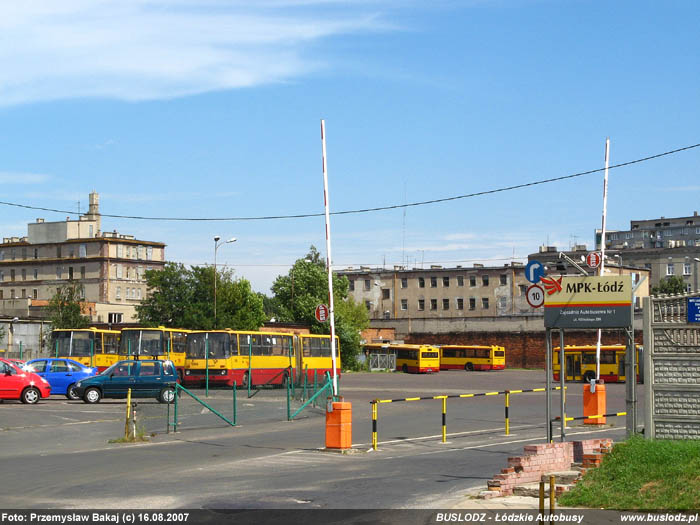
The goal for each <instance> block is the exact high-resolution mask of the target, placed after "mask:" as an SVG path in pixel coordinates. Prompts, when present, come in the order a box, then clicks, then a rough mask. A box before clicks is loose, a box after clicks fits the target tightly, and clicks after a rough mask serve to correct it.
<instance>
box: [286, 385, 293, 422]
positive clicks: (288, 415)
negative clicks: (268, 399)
mask: <svg viewBox="0 0 700 525" xmlns="http://www.w3.org/2000/svg"><path fill="white" fill-rule="evenodd" d="M291 420H292V410H291V406H290V404H289V381H287V421H291Z"/></svg>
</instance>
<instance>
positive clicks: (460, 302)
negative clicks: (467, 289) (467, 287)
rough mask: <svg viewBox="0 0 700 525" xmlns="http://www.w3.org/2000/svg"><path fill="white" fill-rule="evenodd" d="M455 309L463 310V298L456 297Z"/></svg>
mask: <svg viewBox="0 0 700 525" xmlns="http://www.w3.org/2000/svg"><path fill="white" fill-rule="evenodd" d="M457 310H464V299H462V298H461V297H458V298H457Z"/></svg>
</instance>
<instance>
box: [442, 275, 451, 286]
mask: <svg viewBox="0 0 700 525" xmlns="http://www.w3.org/2000/svg"><path fill="white" fill-rule="evenodd" d="M442 286H443V288H449V287H450V278H449V277H443V278H442Z"/></svg>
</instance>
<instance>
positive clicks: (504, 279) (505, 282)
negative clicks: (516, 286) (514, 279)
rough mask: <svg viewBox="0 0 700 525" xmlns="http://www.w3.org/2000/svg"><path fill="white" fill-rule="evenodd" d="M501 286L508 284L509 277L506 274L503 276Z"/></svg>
mask: <svg viewBox="0 0 700 525" xmlns="http://www.w3.org/2000/svg"><path fill="white" fill-rule="evenodd" d="M500 279H501V286H502V285H504V284H508V276H507V275H506V274H504V273H502V274H501V278H500Z"/></svg>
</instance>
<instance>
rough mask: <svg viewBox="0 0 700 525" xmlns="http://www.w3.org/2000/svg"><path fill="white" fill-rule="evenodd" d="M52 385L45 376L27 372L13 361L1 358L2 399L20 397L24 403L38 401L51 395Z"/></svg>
mask: <svg viewBox="0 0 700 525" xmlns="http://www.w3.org/2000/svg"><path fill="white" fill-rule="evenodd" d="M50 394H51V385H49V383H48V381H46V380H45V379H44V378H43V377H40V376H38V375H36V374H35V373H33V372H26V371H24V370H22V369H21V368H19V367H18V366H16V365H15V364H14V363H13V362H12V361H9V360H7V359H0V399H19V400H20V401H22V403H29V404H34V403H38V402H39V400H40V399H41V398H45V397H49V395H50Z"/></svg>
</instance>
